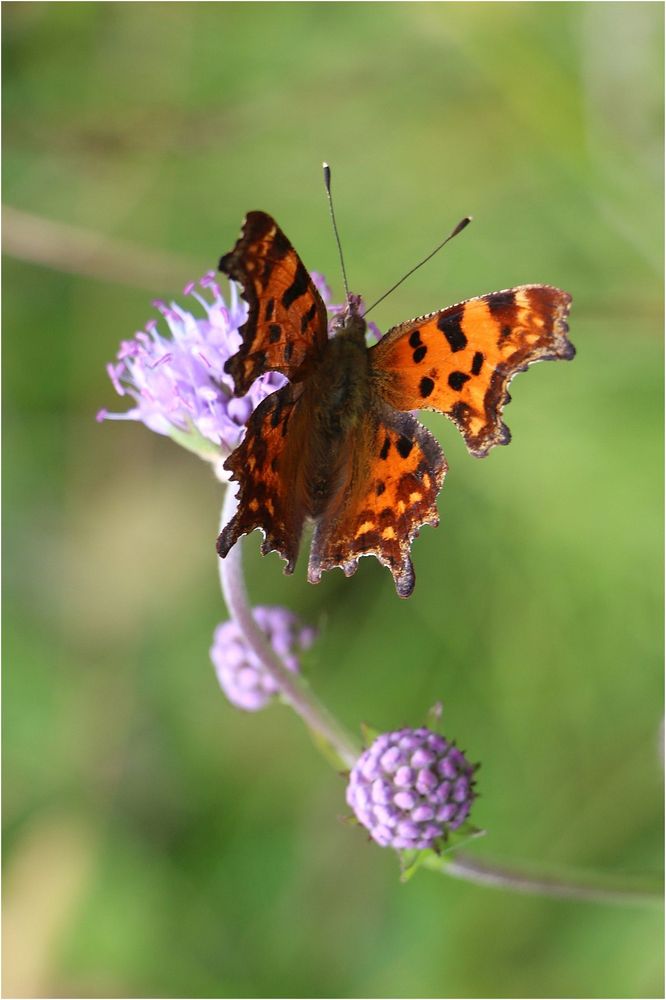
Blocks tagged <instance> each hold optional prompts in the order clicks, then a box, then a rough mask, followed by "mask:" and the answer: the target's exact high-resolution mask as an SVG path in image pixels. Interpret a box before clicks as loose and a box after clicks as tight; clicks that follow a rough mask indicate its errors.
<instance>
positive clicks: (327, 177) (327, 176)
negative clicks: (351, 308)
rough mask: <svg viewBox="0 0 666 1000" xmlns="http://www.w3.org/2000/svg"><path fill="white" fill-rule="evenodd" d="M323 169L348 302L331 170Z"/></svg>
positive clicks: (325, 164) (347, 288) (325, 165)
mask: <svg viewBox="0 0 666 1000" xmlns="http://www.w3.org/2000/svg"><path fill="white" fill-rule="evenodd" d="M322 166H323V168H324V184H325V185H326V197H327V198H328V209H329V211H330V213H331V222H332V223H333V232H334V233H335V242H336V243H337V244H338V253H339V254H340V267H341V268H342V280H343V281H344V283H345V295H346V296H347V301H349V285H348V284H347V272H346V271H345V261H344V257H343V256H342V244H341V243H340V234H339V233H338V224H337V222H336V221H335V212H334V211H333V197H332V195H331V168H330V167H329V165H328V163H324V164H322Z"/></svg>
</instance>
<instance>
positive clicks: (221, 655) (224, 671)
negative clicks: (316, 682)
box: [210, 607, 316, 712]
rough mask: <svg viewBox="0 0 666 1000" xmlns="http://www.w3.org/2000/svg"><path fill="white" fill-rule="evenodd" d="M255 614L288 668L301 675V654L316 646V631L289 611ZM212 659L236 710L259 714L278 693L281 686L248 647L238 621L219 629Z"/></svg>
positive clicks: (266, 609)
mask: <svg viewBox="0 0 666 1000" xmlns="http://www.w3.org/2000/svg"><path fill="white" fill-rule="evenodd" d="M252 614H253V615H254V619H255V621H256V623H257V625H258V626H259V628H260V629H261V630H262V632H264V633H265V635H266V637H267V638H268V641H269V642H270V644H271V646H272V647H273V649H274V650H275V652H276V653H277V654H278V656H279V657H280V659H281V660H282V662H283V663H284V665H285V666H286V667H287V669H288V670H291V671H293V672H294V673H298V672H299V669H300V662H299V657H298V654H299V653H300V652H301V651H303V650H306V649H309V648H310V646H311V645H312V644H313V642H314V641H315V638H316V632H315V630H314V629H313V628H311V627H310V626H308V625H303V624H302V623H301V622H300V621H299V619H298V618H297V617H296V615H294V614H292V612H291V611H288V610H287V609H286V608H279V607H273V608H269V607H256V608H253V611H252ZM210 658H211V660H212V661H213V666H214V667H215V672H216V674H217V679H218V681H219V682H220V686H221V688H222V690H223V691H224V693H225V694H226V696H227V698H228V699H229V701H230V702H231V703H232V705H235V706H236V708H242V709H245V711H246V712H257V711H258V710H259V709H260V708H264V707H265V705H266V704H267V703H268V702H269V701H270V700H271V698H274V697H275V695H276V694H278V690H279V689H278V686H277V684H276V683H275V681H274V680H273V678H272V677H271V676H270V674H268V673H266V670H265V669H264V667H263V666H262V664H261V663H260V661H259V660H258V659H257V657H256V656H255V655H254V653H253V652H252V650H251V649H250V648H249V647H248V644H247V640H246V639H245V636H244V635H243V633H242V632H241V630H240V629H239V627H238V626H237V624H236V622H234V621H228V622H223V623H222V624H221V625H218V626H217V628H216V629H215V636H214V639H213V645H212V646H211V650H210Z"/></svg>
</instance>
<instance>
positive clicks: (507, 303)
mask: <svg viewBox="0 0 666 1000" xmlns="http://www.w3.org/2000/svg"><path fill="white" fill-rule="evenodd" d="M486 302H487V303H488V308H489V309H490V311H491V313H492V314H493V315H496V314H497V313H502V312H504V311H505V310H506V309H512V308H513V306H514V305H515V302H516V296H515V295H514V293H513V292H511V291H508V292H495V294H494V295H489V296H488V298H487V299H486Z"/></svg>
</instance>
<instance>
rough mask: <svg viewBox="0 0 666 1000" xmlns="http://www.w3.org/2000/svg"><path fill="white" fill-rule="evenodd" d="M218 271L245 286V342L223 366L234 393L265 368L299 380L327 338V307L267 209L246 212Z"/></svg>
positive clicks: (244, 390)
mask: <svg viewBox="0 0 666 1000" xmlns="http://www.w3.org/2000/svg"><path fill="white" fill-rule="evenodd" d="M220 270H221V271H223V272H224V273H225V274H226V275H228V277H230V278H233V280H234V281H238V282H240V284H241V285H242V287H243V298H244V299H245V300H246V302H247V304H248V307H249V314H248V318H247V321H246V323H245V324H244V325H243V326H242V327H241V328H240V333H241V336H242V338H243V343H242V345H241V348H240V350H239V351H238V353H237V354H235V355H234V356H233V357H232V358H229V360H228V361H227V363H226V365H225V371H226V372H227V374H229V375H231V376H232V378H233V380H234V386H235V390H236V394H237V395H239V396H242V395H244V394H245V393H246V392H247V391H248V389H249V388H250V386H251V385H252V382H253V381H254V380H255V379H256V378H257V377H258V376H259V375H263V374H264V372H267V371H277V372H281V373H282V374H283V375H286V377H287V378H288V379H289V380H290V381H292V382H293V381H296V382H297V381H300V379H301V378H302V377H303V374H304V371H305V370H306V369H307V363H308V361H309V360H310V359H311V358H312V357H315V356H316V355H317V354H318V353H319V351H320V350H321V348H322V347H323V345H324V344H325V343H326V340H327V338H328V321H327V315H326V306H325V305H324V302H323V300H322V298H321V295H320V294H319V292H318V291H317V289H316V288H315V286H314V284H313V282H312V279H311V278H310V275H309V274H308V272H307V271H306V269H305V267H304V266H303V263H302V261H301V260H300V258H299V256H298V254H297V253H296V251H295V250H294V248H293V246H292V245H291V243H290V242H289V240H288V239H287V237H286V236H285V235H284V233H283V232H282V230H281V229H280V228H279V226H278V225H277V223H276V222H275V220H274V219H272V218H271V216H270V215H267V214H266V213H265V212H249V213H248V215H247V216H246V218H245V221H244V223H243V228H242V231H241V235H240V238H239V240H238V242H237V243H236V245H235V247H234V248H233V250H231V251H230V253H228V254H225V256H224V257H222V259H221V260H220Z"/></svg>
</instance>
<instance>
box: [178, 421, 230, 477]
mask: <svg viewBox="0 0 666 1000" xmlns="http://www.w3.org/2000/svg"><path fill="white" fill-rule="evenodd" d="M168 437H170V438H171V440H172V441H174V442H175V443H176V444H179V445H180V446H181V447H182V448H186V449H187V451H191V452H193V453H194V454H195V455H198V456H199V458H203V459H204V461H206V462H212V463H213V464H214V465H216V466H217V464H218V463H219V464H220V467H221V465H222V462H223V461H224V460H225V458H226V457H227V455H228V454H229V450H228V449H224V448H222V447H220V446H218V445H215V444H213V442H212V441H211V440H210V439H209V438H207V437H204V435H203V434H201V433H199V431H198V430H197V429H196V427H195V426H194V425H193V424H191V425H190V427H189V428H188V429H187V430H181V429H180V428H178V427H170V428H169V431H168ZM218 478H219V477H218Z"/></svg>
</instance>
